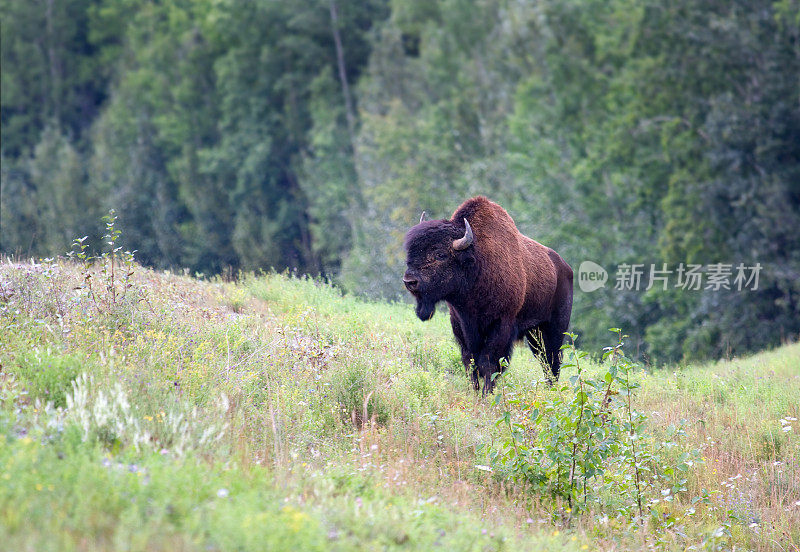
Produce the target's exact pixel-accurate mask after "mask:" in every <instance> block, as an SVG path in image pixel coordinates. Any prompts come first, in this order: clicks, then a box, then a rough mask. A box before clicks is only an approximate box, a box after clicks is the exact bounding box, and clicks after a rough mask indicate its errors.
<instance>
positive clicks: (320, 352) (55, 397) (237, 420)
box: [0, 262, 800, 551]
mask: <svg viewBox="0 0 800 552" xmlns="http://www.w3.org/2000/svg"><path fill="white" fill-rule="evenodd" d="M84 270H86V269H83V268H81V267H79V266H77V265H74V264H70V263H58V264H56V265H54V266H48V267H37V266H31V265H25V264H12V263H9V262H4V263H2V264H0V289H1V290H2V295H0V340H2V346H0V363H2V371H0V426H1V427H0V441H1V442H0V542H2V543H4V546H6V547H7V548H8V549H10V550H118V549H124V550H251V549H252V550H264V549H270V550H395V549H396V550H431V549H435V548H439V547H440V548H441V549H443V550H518V549H522V550H564V551H569V550H607V549H608V550H610V549H617V550H619V549H653V548H655V549H663V550H684V549H685V548H687V547H689V546H694V547H696V548H695V549H707V550H713V549H729V548H730V547H732V546H733V545H736V546H737V549H752V550H792V549H797V546H798V545H799V544H800V530H798V527H800V504H795V502H796V501H800V483H798V481H800V469H799V468H798V460H800V439H798V431H800V426H798V422H797V421H792V420H787V417H788V418H800V409H799V408H798V402H800V401H798V400H797V397H800V346H798V345H787V346H784V347H782V348H780V349H777V350H775V351H769V352H765V353H762V354H759V355H755V356H752V357H749V358H745V359H734V360H731V361H724V362H718V363H714V364H708V365H702V366H686V367H682V368H680V369H677V368H676V369H675V370H660V371H656V372H654V373H646V372H644V371H641V370H640V371H638V372H637V375H636V378H637V379H638V381H639V383H641V386H642V387H641V389H640V390H639V391H638V393H637V394H636V396H635V397H634V401H635V404H636V407H637V408H638V409H639V410H641V411H644V412H646V413H647V414H648V416H649V418H650V426H651V427H650V430H651V431H652V433H653V434H654V435H655V436H656V437H658V436H659V435H661V434H662V433H663V432H664V431H665V429H666V428H667V427H668V426H669V425H671V424H678V423H680V421H681V420H686V428H687V437H686V446H687V447H694V448H700V449H701V450H702V454H703V456H704V458H705V462H704V463H702V464H700V465H698V466H695V467H694V468H693V471H692V472H691V476H690V481H689V490H688V492H687V493H686V495H687V498H686V499H685V500H683V499H682V500H683V502H681V501H678V503H675V504H671V505H670V508H672V511H673V513H674V512H677V513H679V514H680V515H678V514H675V515H676V516H677V517H678V518H679V522H678V523H677V525H676V526H675V527H673V528H672V529H671V530H669V531H663V530H659V529H657V528H656V527H653V526H651V525H648V524H647V523H645V524H644V525H642V526H637V525H636V524H633V523H632V522H631V520H630V519H626V518H625V517H624V516H611V517H610V518H609V517H608V516H607V515H605V514H601V512H599V511H597V512H592V511H587V512H584V513H582V514H581V515H577V516H572V515H565V514H564V509H563V507H561V506H558V505H557V504H554V503H553V502H552V501H550V500H549V499H548V498H547V497H543V496H536V495H532V494H531V493H530V492H528V491H526V490H525V489H523V488H521V487H518V486H516V485H515V484H513V483H510V482H508V481H504V480H502V479H500V478H498V477H497V476H496V475H495V474H492V473H489V472H487V471H485V470H482V469H479V468H476V465H483V464H486V463H487V462H486V458H484V457H483V456H481V454H480V453H478V452H476V451H477V449H478V447H479V446H480V445H482V444H486V443H491V442H493V441H494V440H497V439H500V438H502V436H503V427H502V426H498V425H496V424H495V420H497V418H498V417H499V416H500V414H501V412H502V408H501V407H500V406H494V405H493V404H492V402H491V401H489V400H485V401H484V400H481V399H480V398H479V397H476V396H475V395H474V393H473V392H472V390H471V387H470V385H469V382H468V379H467V377H466V375H465V374H464V371H463V368H462V367H461V361H460V356H459V353H458V350H457V348H456V346H455V344H454V342H453V339H452V335H451V331H450V327H449V321H448V319H447V315H446V314H445V313H441V312H440V313H437V315H436V316H434V318H433V319H432V320H431V321H430V322H427V323H424V324H423V323H422V322H420V321H419V320H418V319H417V318H416V317H415V316H414V314H413V309H412V308H411V307H410V306H409V305H407V304H402V303H395V304H387V303H376V302H364V301H362V300H359V299H356V298H353V297H350V296H342V295H341V293H340V292H339V291H338V290H337V289H335V288H333V287H331V286H329V285H327V284H325V283H322V282H319V281H315V280H310V279H299V278H289V277H285V276H282V275H274V274H272V275H262V276H246V277H244V278H242V279H241V280H240V281H239V282H238V283H235V284H234V283H225V282H222V281H214V282H201V281H197V280H192V279H189V278H184V277H178V276H175V275H171V274H165V273H156V272H153V271H149V270H145V269H142V268H137V269H136V275H135V276H134V279H133V288H131V290H129V293H126V294H122V293H120V294H119V296H121V297H122V298H121V299H118V300H117V301H109V300H108V297H103V298H101V299H104V300H102V301H99V302H95V301H93V300H92V299H91V298H90V297H89V296H88V295H87V293H86V290H77V291H76V290H75V288H76V287H79V284H80V282H81V281H83V276H84V274H82V271H84ZM95 277H96V278H97V279H98V281H99V279H100V278H101V275H100V274H99V273H95ZM98 293H99V292H98ZM611 341H613V339H612V338H611V336H610V339H609V342H611ZM585 367H586V370H587V373H593V372H597V371H599V370H601V369H602V367H601V366H600V365H599V364H598V363H597V362H596V361H588V360H587V361H586V362H585ZM80 374H85V376H80V377H79V378H78V381H77V382H76V383H73V380H75V378H77V377H78V376H79V375H80ZM570 375H572V374H570V373H565V377H569V376H570ZM542 379H543V378H542V369H541V366H540V365H539V363H538V362H537V361H536V360H535V359H533V358H532V357H531V355H530V354H529V352H528V351H527V350H523V349H520V350H518V351H517V354H516V356H515V358H514V360H513V361H512V363H511V367H510V369H509V370H508V372H507V373H506V376H504V378H503V380H501V382H502V383H501V385H502V386H504V389H505V390H506V392H508V393H513V394H516V396H518V397H521V398H523V399H526V398H528V397H534V396H537V395H538V394H542V393H557V392H560V391H550V390H547V389H546V388H545V387H544V385H543V383H542ZM781 419H783V420H784V422H783V423H781V421H780V420H781ZM786 424H788V425H789V426H791V428H792V429H791V431H783V430H782V429H781V428H782V427H783V426H786ZM737 474H738V475H739V477H736V476H737ZM703 489H705V490H707V491H710V501H709V503H708V504H700V503H698V504H697V506H696V508H695V510H696V511H695V513H694V515H691V516H689V515H685V512H687V511H688V509H689V508H690V507H691V506H692V505H691V504H690V503H689V500H690V498H691V497H693V496H697V495H699V494H701V492H702V490H703ZM720 530H722V533H720V534H719V535H717V536H715V532H717V533H719V531H720ZM776 543H777V544H776ZM792 547H795V548H792Z"/></svg>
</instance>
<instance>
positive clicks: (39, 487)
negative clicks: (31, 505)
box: [36, 483, 44, 491]
mask: <svg viewBox="0 0 800 552" xmlns="http://www.w3.org/2000/svg"><path fill="white" fill-rule="evenodd" d="M43 488H44V487H42V484H41V483H37V484H36V490H37V491H41V490H42V489H43Z"/></svg>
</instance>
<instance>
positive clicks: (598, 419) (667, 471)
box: [481, 330, 700, 524]
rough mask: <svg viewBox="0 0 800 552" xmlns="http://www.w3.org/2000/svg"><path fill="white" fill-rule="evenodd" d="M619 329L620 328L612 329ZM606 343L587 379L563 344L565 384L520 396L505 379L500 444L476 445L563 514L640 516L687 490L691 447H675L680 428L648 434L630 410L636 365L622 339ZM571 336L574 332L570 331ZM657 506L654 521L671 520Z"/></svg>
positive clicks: (695, 454)
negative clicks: (529, 397) (568, 371)
mask: <svg viewBox="0 0 800 552" xmlns="http://www.w3.org/2000/svg"><path fill="white" fill-rule="evenodd" d="M616 331H618V330H616ZM623 337H624V336H621V335H620V336H619V340H618V342H617V344H616V345H614V346H612V347H608V348H606V349H605V353H604V355H603V361H604V363H603V370H602V371H601V373H600V374H599V376H598V377H588V376H587V374H586V373H585V372H584V371H583V369H582V366H581V360H582V359H583V358H585V356H586V353H581V352H578V351H576V349H575V348H574V345H573V344H569V345H565V346H564V347H562V349H564V355H565V357H566V356H571V360H567V359H566V358H565V363H564V366H565V368H574V369H575V372H576V374H575V375H574V376H572V377H571V378H570V379H569V383H568V384H563V385H561V386H560V387H559V388H557V389H555V390H552V391H551V392H548V393H545V394H544V395H543V396H537V397H535V398H534V400H533V401H525V400H523V398H521V397H520V396H519V395H517V394H515V393H514V392H513V390H511V391H509V390H508V389H507V384H503V386H501V392H499V393H498V394H497V395H496V397H495V403H496V404H499V403H501V402H502V403H503V404H504V409H503V413H502V416H501V417H500V419H498V420H497V422H496V423H497V425H498V426H499V427H505V428H506V429H507V431H506V432H505V438H504V439H503V440H501V441H500V442H499V443H494V444H491V445H486V444H484V445H482V446H481V449H482V450H483V452H485V454H486V456H487V457H488V459H489V463H490V464H491V466H490V467H483V466H482V467H483V468H484V469H491V470H493V471H495V473H496V474H497V475H498V476H499V477H501V478H504V479H510V480H512V481H514V482H516V483H518V484H521V485H523V486H524V487H526V488H528V489H529V490H530V491H531V492H532V493H535V494H536V495H538V496H539V497H540V498H541V499H542V500H544V501H547V500H550V501H551V502H552V505H553V506H554V509H555V510H557V509H559V508H563V511H564V512H566V513H568V514H569V513H571V512H573V511H576V512H577V511H580V510H588V509H593V510H595V511H600V512H606V513H611V514H623V515H625V516H627V517H631V518H637V519H640V520H641V519H642V518H643V516H644V515H645V513H647V512H648V511H651V510H653V509H654V508H655V507H656V505H658V504H659V503H662V502H672V501H673V499H674V497H675V496H676V495H678V494H680V493H683V492H685V491H686V481H687V475H688V471H689V468H690V467H691V466H692V465H693V464H694V463H696V462H698V461H699V459H700V451H699V450H696V449H692V450H688V451H680V447H679V444H678V442H677V438H678V437H680V436H682V435H683V431H682V429H680V428H675V427H671V428H669V429H668V431H667V436H666V438H664V439H663V440H659V441H656V440H655V439H653V438H652V437H651V436H650V435H649V434H648V433H647V432H646V429H647V416H646V415H645V414H643V413H642V412H639V411H637V410H636V409H634V408H633V391H634V390H635V389H636V388H637V387H638V385H637V384H636V383H634V382H633V381H632V380H631V375H632V373H633V371H634V370H635V366H634V365H633V364H632V363H631V362H630V361H629V360H628V359H626V358H625V357H624V355H623V354H622V350H621V349H622V339H623ZM571 338H572V340H574V338H575V336H574V335H572V336H571ZM662 514H663V512H661V513H660V514H659V516H658V520H657V521H658V523H659V524H663V523H664V520H669V516H667V517H664V516H663V515H662Z"/></svg>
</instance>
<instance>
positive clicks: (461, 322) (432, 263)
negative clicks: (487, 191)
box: [403, 197, 572, 396]
mask: <svg viewBox="0 0 800 552" xmlns="http://www.w3.org/2000/svg"><path fill="white" fill-rule="evenodd" d="M424 217H425V213H423V216H422V217H421V218H420V222H419V224H417V225H416V226H414V227H412V228H411V229H410V230H409V231H408V233H407V234H406V237H405V242H404V246H405V250H406V255H407V260H406V265H407V270H406V272H405V274H404V275H403V284H405V287H406V289H408V291H409V292H410V293H411V295H413V296H414V299H416V303H417V305H416V314H417V316H418V317H419V318H420V319H421V320H423V321H425V320H429V319H430V318H431V317H432V316H433V314H434V312H435V309H436V304H437V303H438V302H439V301H445V302H446V303H447V306H448V307H449V309H450V322H451V324H452V327H453V334H454V335H455V338H456V341H457V342H458V344H459V346H460V347H461V360H462V362H463V363H464V366H465V368H466V369H467V371H468V372H469V373H470V374H471V377H472V385H473V387H474V388H475V391H476V392H477V391H478V389H479V388H480V378H483V381H484V383H483V395H484V396H486V395H487V394H488V393H491V392H492V389H493V387H494V382H493V375H494V374H495V373H497V372H501V371H502V370H503V367H501V362H500V361H501V359H509V358H510V356H511V351H512V349H513V347H514V343H515V342H517V341H520V340H522V339H523V338H524V339H526V340H527V342H528V345H529V346H530V348H531V350H532V351H533V353H534V354H536V355H542V356H543V357H544V360H545V362H546V364H545V377H546V379H547V381H548V382H549V383H552V381H553V380H554V379H555V380H557V379H558V373H559V369H560V364H561V360H560V349H561V343H562V341H563V339H564V332H565V331H566V330H567V326H568V325H569V317H570V314H571V311H572V268H570V266H569V265H568V264H567V263H566V262H565V261H564V259H562V258H561V257H560V256H559V255H558V253H556V252H555V251H553V250H552V249H550V248H549V247H545V246H544V245H542V244H540V243H538V242H536V241H534V240H532V239H530V238H528V237H526V236H523V235H522V234H521V233H520V232H519V230H517V227H516V225H515V224H514V221H513V219H512V218H511V217H510V216H509V214H508V213H507V212H506V211H505V209H503V208H502V207H500V206H499V205H498V204H496V203H494V202H492V201H489V200H488V199H487V198H485V197H474V198H472V199H468V200H467V201H465V202H464V203H462V204H461V206H460V207H459V208H458V209H456V211H455V213H453V216H452V217H451V218H450V220H446V219H443V220H429V221H426V220H424ZM470 369H471V371H470ZM548 372H549V373H548Z"/></svg>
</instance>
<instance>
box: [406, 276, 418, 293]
mask: <svg viewBox="0 0 800 552" xmlns="http://www.w3.org/2000/svg"><path fill="white" fill-rule="evenodd" d="M403 283H404V284H405V285H406V289H407V290H408V291H416V290H417V287H418V286H419V281H418V280H417V279H416V278H413V277H411V276H403Z"/></svg>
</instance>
